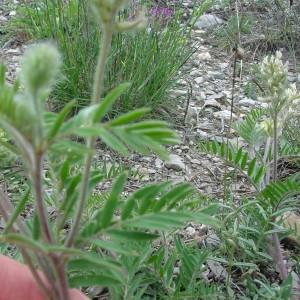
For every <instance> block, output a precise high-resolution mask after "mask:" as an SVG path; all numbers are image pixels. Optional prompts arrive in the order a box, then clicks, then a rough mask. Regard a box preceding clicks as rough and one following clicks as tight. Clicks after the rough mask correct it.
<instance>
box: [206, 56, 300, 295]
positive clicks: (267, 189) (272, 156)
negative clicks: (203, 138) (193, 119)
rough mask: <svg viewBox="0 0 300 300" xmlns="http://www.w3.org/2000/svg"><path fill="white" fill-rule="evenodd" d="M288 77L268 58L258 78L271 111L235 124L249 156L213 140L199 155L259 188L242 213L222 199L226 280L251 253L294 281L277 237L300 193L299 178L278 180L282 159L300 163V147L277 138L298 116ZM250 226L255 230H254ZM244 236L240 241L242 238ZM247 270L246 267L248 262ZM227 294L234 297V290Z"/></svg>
mask: <svg viewBox="0 0 300 300" xmlns="http://www.w3.org/2000/svg"><path fill="white" fill-rule="evenodd" d="M287 74H288V72H287V64H283V63H282V61H281V53H279V52H277V53H276V56H271V57H266V58H265V59H264V60H263V62H262V63H261V64H260V78H261V82H262V85H263V87H264V89H263V90H264V95H262V97H260V100H261V101H262V102H264V103H267V104H268V108H267V109H257V110H252V111H251V112H250V113H249V114H248V115H246V117H245V119H244V120H242V121H239V122H237V123H235V124H234V125H233V128H234V129H235V130H236V132H237V133H238V135H239V136H241V137H242V138H243V139H244V140H245V141H246V142H247V143H248V149H247V151H246V150H245V149H243V147H239V146H237V145H234V144H230V143H221V144H219V143H217V142H216V141H214V142H207V143H206V144H200V149H201V150H203V151H206V152H209V153H212V154H214V155H217V156H218V157H221V158H223V159H224V160H225V161H226V164H227V167H232V168H234V170H235V172H236V173H237V174H241V175H242V176H244V177H245V178H247V180H248V181H249V183H250V184H251V185H252V186H253V187H254V188H255V193H254V195H253V198H254V199H253V200H252V201H248V200H246V199H244V200H243V201H242V202H239V204H238V208H236V207H234V209H233V208H232V206H233V205H234V203H235V202H233V201H232V202H229V204H227V203H228V202H227V196H228V194H225V195H224V203H225V204H226V205H228V206H227V209H228V211H227V212H226V213H225V217H223V222H224V225H225V227H228V233H227V235H226V234H225V233H226V232H223V233H222V234H223V235H225V236H226V238H224V240H225V241H226V243H228V241H229V240H230V241H231V243H230V245H227V246H226V245H225V246H226V247H225V248H226V251H227V252H228V253H229V254H230V255H229V256H228V261H227V264H228V269H229V272H228V276H230V274H231V272H232V267H233V266H236V265H243V264H240V262H238V263H237V264H236V262H235V253H236V252H237V251H242V252H244V251H247V252H246V253H247V254H248V256H249V255H250V254H251V256H252V258H251V260H252V261H253V262H254V263H255V264H256V263H257V259H258V260H261V259H262V258H264V259H269V258H270V257H272V259H273V262H274V264H275V265H277V267H278V268H279V270H280V275H281V278H282V279H283V280H284V281H286V282H288V281H289V280H290V278H288V275H287V271H286V267H285V264H284V262H283V259H282V256H281V255H282V254H281V249H280V244H279V238H278V235H281V234H282V233H283V232H284V229H283V228H282V227H281V226H280V224H281V222H282V220H281V218H280V217H281V216H283V214H284V212H286V211H291V210H295V209H297V207H298V204H297V199H296V197H295V195H297V194H299V192H300V188H299V182H300V177H299V174H297V173H296V174H294V175H292V176H290V177H288V178H286V179H285V180H279V179H278V175H277V173H278V172H277V171H278V168H277V165H278V161H279V155H280V154H281V155H282V157H286V156H293V157H298V158H299V148H298V147H295V146H293V145H288V144H287V143H285V144H282V145H280V144H279V142H278V139H279V137H280V136H281V135H282V130H283V128H284V126H285V124H286V122H287V121H288V120H290V118H294V117H295V116H296V115H298V114H299V111H298V103H299V99H300V96H299V95H298V93H297V90H296V87H295V85H289V84H288V82H287ZM225 185H226V182H225ZM226 191H227V192H228V193H229V197H232V194H230V190H228V189H226ZM245 216H246V220H245V219H244V217H245ZM249 218H250V220H251V222H249ZM232 220H235V221H234V222H233V221H232ZM245 221H247V222H245ZM251 223H252V224H254V225H255V226H251V225H250V224H251ZM241 233H242V239H241V238H239V237H240V235H241ZM228 236H229V237H228ZM253 241H254V243H253ZM245 245H247V247H246V248H245V247H244V246H245ZM251 248H252V249H251ZM258 250H259V253H263V252H264V251H267V252H268V255H267V254H263V255H261V254H258V255H256V251H258ZM245 265H246V266H247V263H246V264H245ZM248 267H251V268H253V267H255V265H251V266H250V264H248ZM229 282H230V280H228V282H227V289H228V286H229ZM285 285H287V286H288V284H286V283H284V284H283V286H285ZM284 290H285V289H284ZM227 292H228V291H227ZM274 293H275V294H276V291H275V290H272V293H271V294H274ZM283 293H285V292H283ZM228 294H229V295H230V294H231V291H229V292H228ZM285 298H286V296H285Z"/></svg>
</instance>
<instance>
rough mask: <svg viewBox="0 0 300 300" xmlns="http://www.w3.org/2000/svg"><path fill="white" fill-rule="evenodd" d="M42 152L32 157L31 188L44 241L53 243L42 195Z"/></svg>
mask: <svg viewBox="0 0 300 300" xmlns="http://www.w3.org/2000/svg"><path fill="white" fill-rule="evenodd" d="M42 166H43V154H40V153H36V155H35V159H34V165H33V166H32V168H30V169H31V178H32V182H33V189H34V193H35V199H36V205H37V212H38V216H39V221H40V222H41V229H42V234H43V238H44V240H45V242H47V243H49V244H53V237H52V234H51V230H50V224H49V218H48V215H47V209H46V206H45V201H44V197H43V183H42V171H43V167H42Z"/></svg>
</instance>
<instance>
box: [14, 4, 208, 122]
mask: <svg viewBox="0 0 300 300" xmlns="http://www.w3.org/2000/svg"><path fill="white" fill-rule="evenodd" d="M146 4H148V8H149V9H148V14H149V19H150V22H149V26H148V28H146V29H145V30H142V31H140V32H135V33H127V34H119V33H117V34H115V35H114V37H113V41H112V52H111V54H110V57H109V60H108V73H107V74H106V77H105V80H104V95H105V94H107V93H108V92H109V91H110V90H111V89H112V88H114V87H115V86H117V85H119V84H120V83H122V82H131V83H132V86H131V87H130V88H129V89H128V90H127V91H126V92H125V93H124V94H123V95H122V96H121V97H120V99H119V100H118V101H117V102H116V103H115V105H114V107H113V108H112V110H111V112H110V115H111V117H114V116H116V115H119V114H120V113H124V112H127V111H131V110H133V109H136V108H141V107H148V108H151V109H152V111H153V113H156V114H157V113H159V112H161V111H163V110H164V108H165V107H169V108H170V107H174V103H171V102H170V101H169V100H168V97H167V95H168V92H169V91H170V90H171V89H172V87H174V84H175V82H176V81H177V80H178V79H179V78H181V77H182V76H183V74H180V73H179V72H178V71H179V69H180V67H181V66H182V65H183V64H184V63H185V62H186V61H187V60H188V58H189V57H190V55H191V54H192V53H193V51H195V45H192V44H190V41H189V37H190V27H189V26H190V25H191V23H192V21H193V20H195V18H198V17H199V16H200V14H201V13H203V9H202V8H197V9H196V8H195V9H194V11H193V13H192V14H191V17H190V19H189V20H188V21H185V23H184V24H185V25H184V26H183V27H182V25H181V24H182V17H183V13H182V12H181V11H178V12H174V11H171V10H169V9H167V8H164V7H163V6H161V5H155V6H153V4H152V3H151V2H146ZM137 5H138V6H139V5H140V4H139V2H137V3H134V4H133V6H132V7H131V8H130V9H126V10H123V11H120V13H119V16H118V18H119V19H120V20H124V19H126V17H128V16H132V18H134V12H135V11H136V9H137V7H136V6H137ZM203 5H204V6H205V5H206V4H205V3H204V4H203ZM14 22H15V23H16V24H17V25H18V26H19V27H21V28H23V30H24V31H26V32H29V33H28V34H30V36H32V38H34V40H41V39H50V40H53V41H54V42H55V43H56V44H57V46H58V48H59V50H60V52H61V53H62V56H63V70H62V74H63V77H64V80H63V81H62V82H61V83H60V84H58V85H57V86H56V88H55V89H54V91H53V93H52V95H51V97H50V99H49V101H48V108H49V109H50V110H52V111H55V112H57V111H60V110H61V109H62V108H63V107H64V106H65V105H66V104H67V103H68V102H69V101H70V99H75V100H76V104H75V106H74V108H73V114H75V113H76V112H77V111H78V110H80V109H81V108H83V107H86V106H87V105H88V104H89V101H90V94H91V86H92V83H93V75H94V67H95V62H96V56H97V53H98V51H99V46H98V45H99V40H100V39H101V32H100V33H99V30H98V25H97V23H96V22H95V21H92V20H91V18H90V14H89V6H88V1H87V0H83V1H77V0H70V1H68V3H66V4H65V3H63V1H62V0H42V1H40V2H34V3H31V2H29V1H27V0H23V7H20V8H18V17H17V19H15V20H14ZM173 101H174V100H173Z"/></svg>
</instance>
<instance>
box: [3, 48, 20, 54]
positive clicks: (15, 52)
mask: <svg viewBox="0 0 300 300" xmlns="http://www.w3.org/2000/svg"><path fill="white" fill-rule="evenodd" d="M5 54H16V55H20V54H21V52H20V50H19V48H16V49H8V50H7V51H5Z"/></svg>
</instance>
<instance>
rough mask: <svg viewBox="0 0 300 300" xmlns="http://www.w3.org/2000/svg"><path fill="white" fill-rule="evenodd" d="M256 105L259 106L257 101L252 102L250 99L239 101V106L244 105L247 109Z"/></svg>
mask: <svg viewBox="0 0 300 300" xmlns="http://www.w3.org/2000/svg"><path fill="white" fill-rule="evenodd" d="M256 104H257V102H256V101H255V100H252V99H249V98H244V99H241V100H240V101H239V105H243V106H246V107H249V106H255V105H256Z"/></svg>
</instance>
